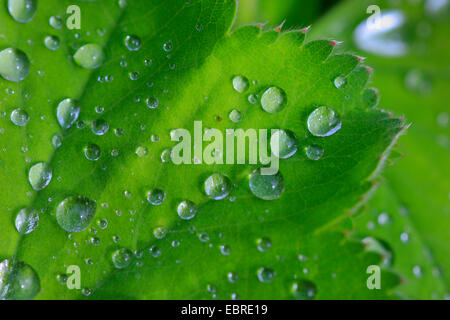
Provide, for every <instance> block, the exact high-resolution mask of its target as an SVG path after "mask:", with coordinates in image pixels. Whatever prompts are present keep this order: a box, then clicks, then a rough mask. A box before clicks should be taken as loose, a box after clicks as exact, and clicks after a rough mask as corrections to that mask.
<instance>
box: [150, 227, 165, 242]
mask: <svg viewBox="0 0 450 320" xmlns="http://www.w3.org/2000/svg"><path fill="white" fill-rule="evenodd" d="M153 235H154V236H155V238H156V239H164V238H165V236H166V235H167V228H166V227H156V228H155V229H153Z"/></svg>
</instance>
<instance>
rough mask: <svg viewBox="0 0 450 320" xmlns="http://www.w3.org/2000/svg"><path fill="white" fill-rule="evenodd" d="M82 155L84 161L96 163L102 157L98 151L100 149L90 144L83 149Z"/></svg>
mask: <svg viewBox="0 0 450 320" xmlns="http://www.w3.org/2000/svg"><path fill="white" fill-rule="evenodd" d="M84 155H85V157H86V159H88V160H91V161H96V160H98V159H99V158H100V156H101V155H102V151H101V150H100V147H99V146H98V145H96V144H95V143H91V144H88V145H87V146H86V147H85V148H84Z"/></svg>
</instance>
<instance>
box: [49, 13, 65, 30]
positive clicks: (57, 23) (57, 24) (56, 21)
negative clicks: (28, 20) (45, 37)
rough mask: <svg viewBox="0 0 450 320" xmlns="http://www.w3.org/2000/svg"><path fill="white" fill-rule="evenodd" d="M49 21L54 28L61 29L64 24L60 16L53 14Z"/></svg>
mask: <svg viewBox="0 0 450 320" xmlns="http://www.w3.org/2000/svg"><path fill="white" fill-rule="evenodd" d="M48 23H49V24H50V26H51V27H53V28H54V29H61V28H62V26H63V20H62V18H61V17H60V16H51V17H50V19H49V20H48Z"/></svg>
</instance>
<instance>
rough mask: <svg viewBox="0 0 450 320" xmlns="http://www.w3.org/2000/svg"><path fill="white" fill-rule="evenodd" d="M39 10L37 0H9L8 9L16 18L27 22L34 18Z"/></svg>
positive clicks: (18, 20)
mask: <svg viewBox="0 0 450 320" xmlns="http://www.w3.org/2000/svg"><path fill="white" fill-rule="evenodd" d="M36 10H37V0H8V11H9V14H10V15H11V16H12V17H13V19H14V20H16V21H17V22H20V23H27V22H30V21H31V20H33V17H34V15H35V14H36Z"/></svg>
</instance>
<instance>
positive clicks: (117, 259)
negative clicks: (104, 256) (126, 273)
mask: <svg viewBox="0 0 450 320" xmlns="http://www.w3.org/2000/svg"><path fill="white" fill-rule="evenodd" d="M132 258H133V253H132V252H131V250H130V249H127V248H120V249H118V250H116V251H114V253H113V255H112V261H113V264H114V267H116V268H117V269H124V268H126V267H128V266H129V265H130V263H131V259H132Z"/></svg>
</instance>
